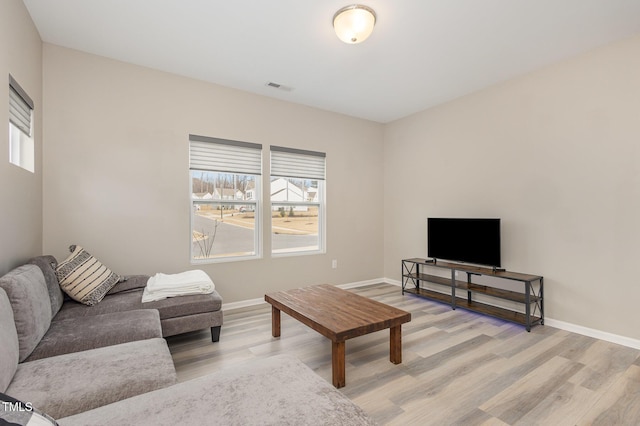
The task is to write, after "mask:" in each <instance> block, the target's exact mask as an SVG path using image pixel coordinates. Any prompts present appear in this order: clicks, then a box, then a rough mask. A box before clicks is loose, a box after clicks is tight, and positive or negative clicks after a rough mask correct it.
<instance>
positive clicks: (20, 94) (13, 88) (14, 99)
mask: <svg viewBox="0 0 640 426" xmlns="http://www.w3.org/2000/svg"><path fill="white" fill-rule="evenodd" d="M32 110H33V101H32V100H31V98H30V97H29V96H28V95H27V93H26V92H25V91H24V90H22V87H20V85H19V84H18V82H16V81H15V80H14V79H13V77H11V75H10V76H9V121H10V122H11V123H13V125H14V126H16V127H17V128H18V129H20V130H21V131H22V132H23V133H24V134H25V135H27V136H31V111H32Z"/></svg>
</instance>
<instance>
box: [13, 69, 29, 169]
mask: <svg viewBox="0 0 640 426" xmlns="http://www.w3.org/2000/svg"><path fill="white" fill-rule="evenodd" d="M9 162H10V163H11V164H15V165H16V166H19V167H22V168H23V169H26V170H28V171H30V172H34V171H35V150H34V142H33V101H32V100H31V98H30V97H29V95H27V93H26V92H25V91H24V90H23V89H22V87H20V85H19V84H18V82H16V81H15V80H14V79H13V77H12V76H11V75H9Z"/></svg>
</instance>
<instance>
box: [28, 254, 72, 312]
mask: <svg viewBox="0 0 640 426" xmlns="http://www.w3.org/2000/svg"><path fill="white" fill-rule="evenodd" d="M27 263H29V264H32V265H36V266H37V267H38V268H40V270H41V271H42V274H43V275H44V281H45V282H46V283H47V290H49V300H50V301H51V318H53V317H54V316H55V315H56V314H57V313H58V311H59V310H60V308H61V307H62V303H63V302H64V294H63V293H62V290H61V289H60V283H58V277H57V276H56V267H57V266H58V261H57V260H56V258H55V257H53V256H49V255H47V256H38V257H34V258H33V259H31V260H29V261H28V262H27Z"/></svg>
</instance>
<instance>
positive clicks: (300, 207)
mask: <svg viewBox="0 0 640 426" xmlns="http://www.w3.org/2000/svg"><path fill="white" fill-rule="evenodd" d="M324 184H325V154H324V153H322V152H314V151H303V150H299V149H291V148H283V147H278V146H272V147H271V252H272V253H273V254H276V255H278V254H283V255H286V254H293V253H308V252H324V250H325V244H324V240H325V237H324V216H325V214H324V210H325V194H324V187H325V185H324Z"/></svg>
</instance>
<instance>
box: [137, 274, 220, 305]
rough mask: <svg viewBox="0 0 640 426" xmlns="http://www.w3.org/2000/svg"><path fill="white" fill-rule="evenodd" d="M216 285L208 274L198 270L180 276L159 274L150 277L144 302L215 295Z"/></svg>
mask: <svg viewBox="0 0 640 426" xmlns="http://www.w3.org/2000/svg"><path fill="white" fill-rule="evenodd" d="M214 289H215V285H214V284H213V281H211V278H209V276H208V275H207V274H206V272H204V271H201V270H199V269H196V270H195V271H186V272H182V273H179V274H171V275H167V274H161V273H157V274H155V275H154V276H152V277H150V278H149V280H148V281H147V286H146V287H145V288H144V291H143V292H142V302H143V303H144V302H153V301H155V300H162V299H166V298H167V297H175V296H187V295H191V294H209V293H213V290H214Z"/></svg>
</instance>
